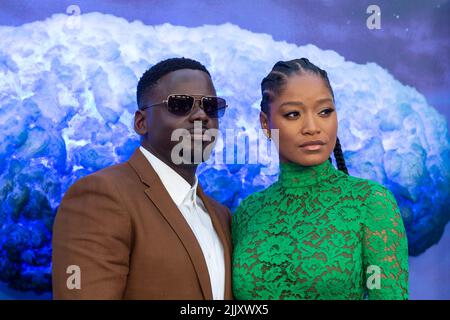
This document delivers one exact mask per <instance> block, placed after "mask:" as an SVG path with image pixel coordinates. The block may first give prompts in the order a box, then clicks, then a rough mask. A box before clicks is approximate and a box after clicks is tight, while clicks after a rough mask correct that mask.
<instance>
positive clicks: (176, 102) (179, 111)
mask: <svg viewBox="0 0 450 320" xmlns="http://www.w3.org/2000/svg"><path fill="white" fill-rule="evenodd" d="M193 105H194V97H190V96H185V95H173V96H170V97H169V99H168V101H167V108H168V110H169V112H171V113H173V114H176V115H179V116H183V115H185V114H187V113H189V111H191V109H192V106H193Z"/></svg>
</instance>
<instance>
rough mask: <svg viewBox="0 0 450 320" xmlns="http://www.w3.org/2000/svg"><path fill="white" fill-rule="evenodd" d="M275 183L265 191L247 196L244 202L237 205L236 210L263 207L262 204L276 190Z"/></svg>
mask: <svg viewBox="0 0 450 320" xmlns="http://www.w3.org/2000/svg"><path fill="white" fill-rule="evenodd" d="M276 185H277V183H276V182H275V183H273V184H271V185H270V186H268V187H267V188H265V189H262V190H259V191H256V192H254V193H252V194H250V195H249V196H247V197H246V198H245V199H244V200H242V201H241V203H240V204H239V207H238V209H239V208H240V209H242V208H248V207H254V206H256V207H259V206H262V205H263V202H264V201H265V200H267V199H268V198H271V197H272V194H273V191H274V189H275V188H276Z"/></svg>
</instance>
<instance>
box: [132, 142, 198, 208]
mask: <svg viewBox="0 0 450 320" xmlns="http://www.w3.org/2000/svg"><path fill="white" fill-rule="evenodd" d="M139 149H140V150H141V152H142V154H143V155H144V156H145V158H147V160H148V162H150V164H151V166H152V167H153V169H154V170H155V171H156V174H157V175H158V177H159V179H160V180H161V182H162V183H163V185H164V187H165V188H166V190H167V192H168V193H169V195H170V197H171V198H172V200H173V202H175V204H176V205H177V206H180V205H181V203H183V202H184V201H186V200H187V201H189V202H191V201H192V202H193V203H195V202H196V201H197V186H198V179H197V176H195V182H194V185H193V186H191V185H190V184H189V183H188V182H187V181H186V180H185V179H184V178H183V177H182V176H180V175H179V174H178V173H177V172H176V171H175V170H173V169H172V168H171V167H169V166H168V165H167V164H165V163H164V162H163V161H161V160H160V159H159V158H158V157H156V156H155V155H154V154H152V153H151V152H150V151H148V150H147V149H145V148H144V147H142V146H140V147H139Z"/></svg>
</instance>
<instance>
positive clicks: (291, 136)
mask: <svg viewBox="0 0 450 320" xmlns="http://www.w3.org/2000/svg"><path fill="white" fill-rule="evenodd" d="M261 90H262V101H261V113H260V122H261V126H262V128H263V129H265V132H266V133H267V135H268V138H269V139H270V130H273V129H278V130H279V143H278V144H277V148H278V151H279V158H280V175H279V177H278V181H277V182H275V183H274V184H272V185H271V186H269V187H268V188H267V189H265V190H263V191H261V192H258V193H255V194H253V195H251V196H249V197H248V198H247V199H245V200H244V201H243V202H242V203H241V204H240V206H239V207H238V209H237V211H236V212H235V214H234V217H233V224H232V232H233V244H234V253H233V291H234V296H235V298H237V299H364V298H369V299H407V298H408V252H407V250H408V249H407V239H406V234H405V229H404V225H403V221H402V218H401V215H400V212H399V209H398V206H397V203H396V201H395V198H394V196H393V195H392V193H391V192H390V191H389V190H388V189H386V188H385V187H383V186H382V185H380V184H378V183H376V182H374V181H370V180H366V179H361V178H356V177H352V176H349V175H348V172H347V168H346V166H345V162H344V158H343V156H342V151H341V147H340V143H339V139H338V138H337V126H338V121H337V115H336V107H335V103H334V95H333V90H332V88H331V85H330V82H329V80H328V76H327V73H326V72H325V71H324V70H322V69H320V68H318V67H317V66H315V65H314V64H312V63H311V62H309V61H308V59H305V58H302V59H297V60H292V61H285V62H283V61H280V62H278V63H276V64H275V66H274V67H273V69H272V71H271V72H270V73H269V75H268V76H267V77H266V78H264V80H263V81H262V83H261ZM332 151H334V156H335V158H336V161H337V166H338V169H339V170H337V169H335V168H334V167H333V165H332V164H331V158H330V154H331V152H332Z"/></svg>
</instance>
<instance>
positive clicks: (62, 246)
mask: <svg viewBox="0 0 450 320" xmlns="http://www.w3.org/2000/svg"><path fill="white" fill-rule="evenodd" d="M108 180H109V179H107V177H105V176H101V175H96V174H94V175H89V176H87V177H84V178H82V179H80V180H78V181H77V182H76V183H75V184H74V185H72V186H71V188H70V189H69V190H68V191H67V193H66V194H65V196H64V198H63V200H62V202H61V204H60V206H59V208H58V212H57V214H56V218H55V223H54V226H53V239H52V247H53V252H52V282H53V298H54V299H121V298H122V297H123V293H124V289H125V286H126V280H127V274H128V267H129V255H130V241H131V240H130V239H131V223H130V217H129V215H127V214H126V212H125V211H124V209H123V208H122V206H121V201H120V194H119V193H118V192H117V189H116V188H115V186H114V184H113V183H111V182H110V181H108Z"/></svg>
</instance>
